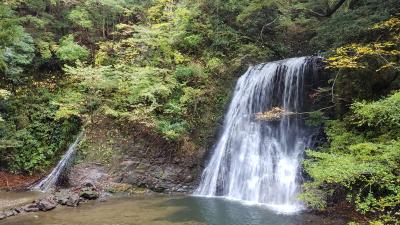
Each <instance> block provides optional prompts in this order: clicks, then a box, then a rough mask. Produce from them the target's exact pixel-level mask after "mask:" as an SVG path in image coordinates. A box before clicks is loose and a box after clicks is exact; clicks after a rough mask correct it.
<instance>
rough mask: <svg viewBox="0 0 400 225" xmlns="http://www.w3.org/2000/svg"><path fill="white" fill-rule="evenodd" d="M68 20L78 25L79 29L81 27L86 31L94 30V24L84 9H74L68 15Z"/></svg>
mask: <svg viewBox="0 0 400 225" xmlns="http://www.w3.org/2000/svg"><path fill="white" fill-rule="evenodd" d="M68 19H69V20H71V22H72V23H73V24H75V25H77V26H78V27H81V28H84V29H91V28H93V22H92V20H91V19H90V14H89V12H88V11H87V10H86V9H84V8H77V9H73V10H72V11H71V12H70V13H69V14H68Z"/></svg>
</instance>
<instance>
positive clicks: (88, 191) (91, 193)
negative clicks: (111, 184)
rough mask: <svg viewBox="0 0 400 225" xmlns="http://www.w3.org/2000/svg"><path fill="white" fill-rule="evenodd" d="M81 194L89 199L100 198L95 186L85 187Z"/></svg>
mask: <svg viewBox="0 0 400 225" xmlns="http://www.w3.org/2000/svg"><path fill="white" fill-rule="evenodd" d="M79 196H80V197H82V198H84V199H87V200H95V199H98V198H99V192H98V191H97V190H96V188H95V187H87V186H86V187H83V188H81V190H80V192H79Z"/></svg>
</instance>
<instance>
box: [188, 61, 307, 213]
mask: <svg viewBox="0 0 400 225" xmlns="http://www.w3.org/2000/svg"><path fill="white" fill-rule="evenodd" d="M310 61H311V59H310V58H309V57H301V58H292V59H286V60H282V61H277V62H271V63H266V64H261V65H257V66H254V67H251V68H249V69H248V71H247V72H246V73H245V74H244V75H242V76H241V77H240V79H239V80H238V82H237V85H236V88H235V91H234V95H233V99H232V102H231V104H230V106H229V109H228V112H227V114H226V115H225V121H224V126H223V131H222V134H221V136H220V137H219V140H218V142H217V143H216V145H215V149H214V151H213V155H212V157H211V159H210V161H209V163H208V165H207V167H206V168H205V170H204V172H203V174H202V177H201V183H200V186H199V187H198V189H197V190H196V191H195V193H194V194H195V195H201V196H223V197H226V198H230V199H235V200H243V201H246V202H250V203H251V202H253V203H262V204H265V205H267V206H269V207H271V208H272V209H274V210H276V211H278V212H283V213H291V212H296V211H299V210H301V208H302V206H301V203H300V202H299V201H298V200H297V195H298V193H299V178H300V176H299V173H300V171H299V164H300V160H301V157H302V153H303V151H304V149H305V148H306V146H307V143H308V140H309V137H308V136H309V135H307V132H306V128H305V127H304V125H303V121H302V119H301V117H300V115H291V116H283V117H282V118H281V119H280V120H278V121H263V120H257V118H256V117H255V115H256V114H257V113H260V112H266V111H269V110H271V109H272V108H273V107H280V108H283V109H284V110H285V111H287V112H301V111H302V110H303V109H302V103H303V101H302V99H303V94H304V90H303V89H304V76H305V73H306V71H307V67H309V65H310V63H309V62H310Z"/></svg>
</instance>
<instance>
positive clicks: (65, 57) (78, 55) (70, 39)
mask: <svg viewBox="0 0 400 225" xmlns="http://www.w3.org/2000/svg"><path fill="white" fill-rule="evenodd" d="M56 55H57V57H58V58H59V59H60V60H61V61H63V62H66V63H74V62H76V61H78V60H80V61H83V60H86V59H87V58H88V57H89V51H88V50H87V49H86V47H83V46H80V45H79V44H78V43H76V42H75V41H74V36H73V35H72V34H70V35H67V36H65V37H63V38H62V39H61V41H60V46H59V47H58V49H57V52H56Z"/></svg>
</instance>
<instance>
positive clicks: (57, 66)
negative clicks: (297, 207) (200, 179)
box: [0, 0, 400, 224]
mask: <svg viewBox="0 0 400 225" xmlns="http://www.w3.org/2000/svg"><path fill="white" fill-rule="evenodd" d="M399 13H400V2H399V1H398V0H385V1H382V0H215V1H214V0H200V1H195V0H146V1H143V0H4V1H2V2H1V3H0V28H1V29H0V116H1V117H0V155H1V157H0V167H1V169H6V170H9V171H12V172H14V173H35V172H40V171H43V170H46V169H48V168H49V167H50V166H51V165H53V164H54V162H55V161H56V160H57V159H58V157H59V155H60V154H62V151H63V150H64V149H65V148H66V146H67V145H68V143H70V141H71V138H72V137H73V135H74V134H76V133H77V132H78V130H79V129H80V128H81V127H82V126H83V125H84V124H86V123H88V122H90V121H91V120H92V119H95V118H96V116H99V115H102V116H106V117H109V118H112V119H113V120H115V123H121V124H122V123H129V124H133V125H135V126H137V127H140V129H141V130H142V132H145V133H151V134H154V135H157V137H159V138H160V139H165V140H167V141H168V142H170V143H171V144H173V145H174V146H176V149H174V151H176V152H182V153H184V152H185V151H188V150H190V151H196V149H198V148H200V147H208V146H209V144H210V142H211V140H212V137H213V135H214V133H215V128H216V126H217V123H218V122H219V121H220V118H221V116H222V114H223V110H224V106H225V104H226V103H227V101H228V98H229V94H230V91H231V89H232V87H233V86H232V85H233V83H234V82H235V80H236V78H237V77H238V76H239V75H240V74H241V73H242V72H243V71H244V70H245V69H246V68H247V66H248V65H251V64H255V63H261V62H266V61H271V60H277V59H283V58H287V57H293V56H302V55H315V54H320V55H322V56H324V57H325V59H326V60H325V63H326V68H327V71H328V72H329V73H330V77H331V79H330V83H329V84H326V85H325V86H323V87H320V88H319V89H318V90H315V93H313V94H312V96H313V97H314V98H315V102H316V105H317V106H320V107H326V106H332V107H333V108H332V110H331V111H329V112H326V113H325V114H324V113H322V112H320V111H317V112H315V113H313V115H310V123H311V124H313V125H316V126H319V125H320V124H323V126H324V127H325V128H326V129H325V132H326V135H327V139H328V142H327V143H325V144H324V145H323V146H321V147H320V149H315V150H309V151H308V152H307V156H306V160H305V162H304V168H305V171H306V172H307V173H308V174H309V176H310V179H309V181H307V182H306V183H305V185H304V190H305V192H304V194H303V195H302V198H303V200H304V201H306V202H307V203H309V205H310V206H312V207H314V208H318V209H321V210H322V209H324V208H326V207H329V206H331V205H333V204H337V203H339V202H340V201H347V202H348V203H349V204H351V205H352V206H354V209H355V210H357V211H358V212H359V213H362V214H364V215H367V216H369V217H370V218H372V220H376V221H375V222H374V224H383V223H393V224H395V223H396V221H398V220H399V218H400V214H399V211H400V178H399V176H400V166H399V165H400V140H399V139H398V138H399V136H400V121H399V118H400V107H399V104H400V92H399V91H398V90H399V88H400V79H399V73H400V63H399V55H400V15H399ZM311 120H313V121H311ZM339 195H340V196H339ZM378 220H379V221H381V222H378Z"/></svg>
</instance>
